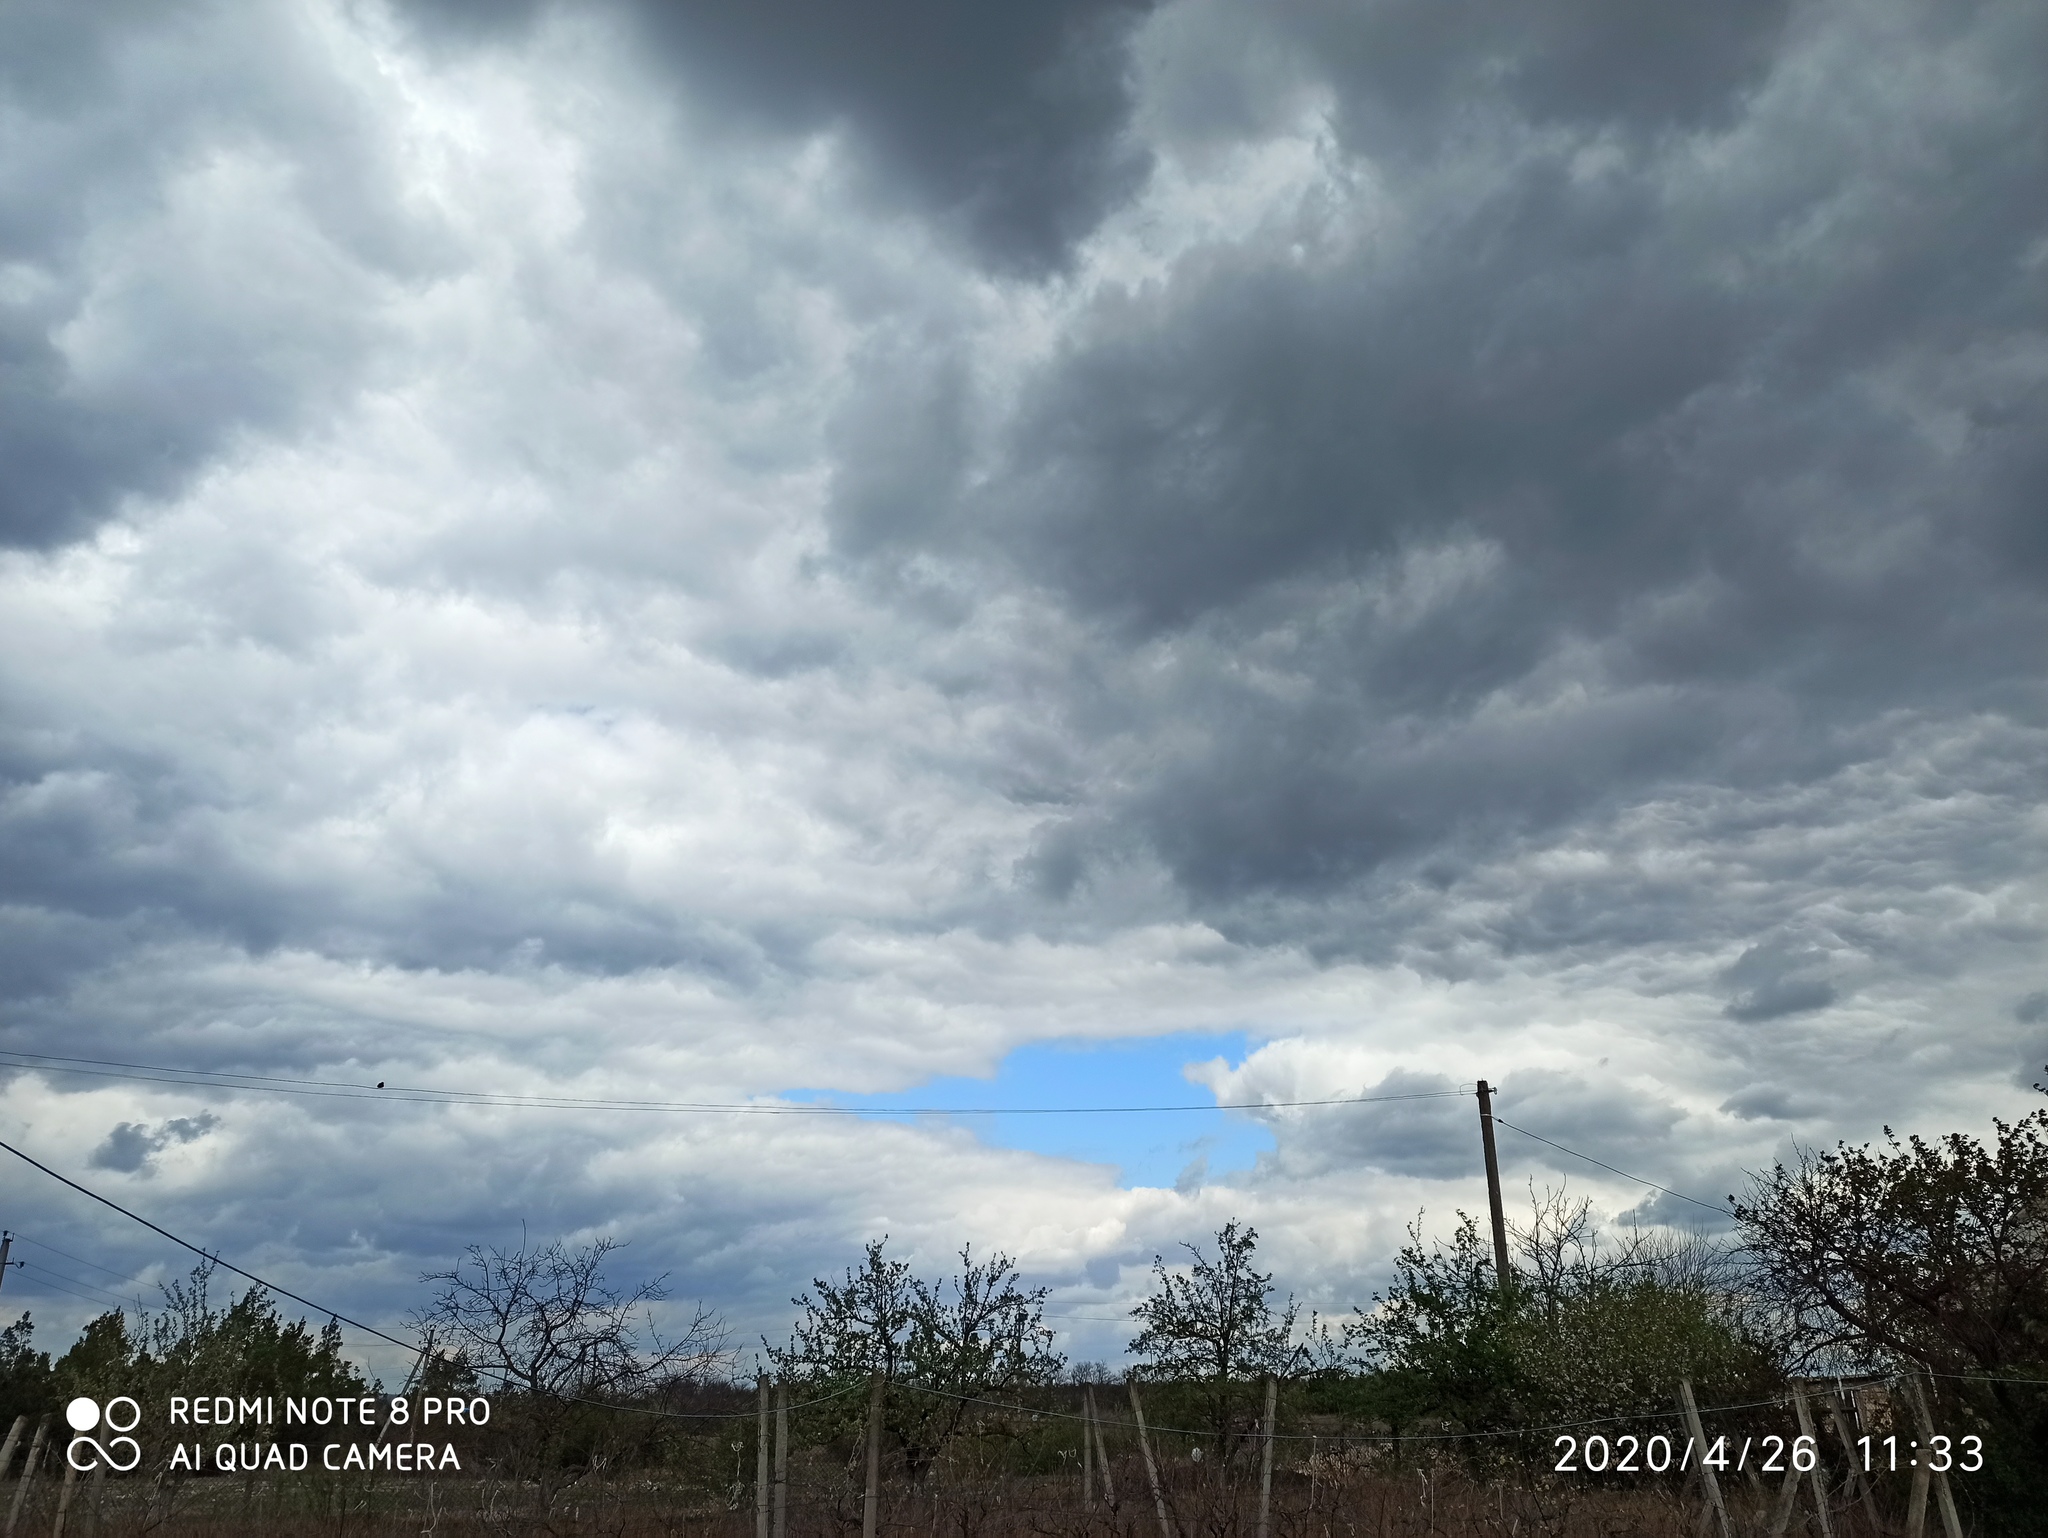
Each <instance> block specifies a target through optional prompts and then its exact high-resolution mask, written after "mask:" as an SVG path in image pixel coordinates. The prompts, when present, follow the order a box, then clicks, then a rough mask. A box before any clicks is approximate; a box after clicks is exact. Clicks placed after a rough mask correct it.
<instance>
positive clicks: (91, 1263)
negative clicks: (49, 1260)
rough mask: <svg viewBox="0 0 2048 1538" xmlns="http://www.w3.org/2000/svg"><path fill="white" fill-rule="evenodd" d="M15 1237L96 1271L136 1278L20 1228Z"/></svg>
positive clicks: (120, 1276)
mask: <svg viewBox="0 0 2048 1538" xmlns="http://www.w3.org/2000/svg"><path fill="white" fill-rule="evenodd" d="M14 1237H15V1238H16V1239H17V1240H19V1241H20V1242H21V1243H23V1244H33V1245H34V1246H35V1247H36V1248H37V1249H39V1250H48V1251H49V1252H50V1253H51V1254H52V1255H62V1256H63V1257H64V1258H65V1259H66V1260H69V1261H75V1262H76V1263H77V1264H79V1265H81V1266H91V1267H92V1268H93V1270H95V1271H104V1272H106V1273H107V1275H109V1276H118V1277H119V1278H120V1279H121V1280H122V1281H124V1282H127V1281H133V1280H134V1274H133V1273H132V1272H128V1271H116V1270H115V1269H114V1268H113V1267H112V1266H103V1265H101V1264H100V1263H99V1262H98V1261H96V1260H87V1259H86V1258H85V1257H84V1256H83V1255H74V1254H72V1253H71V1252H70V1251H69V1250H60V1249H58V1248H57V1246H56V1245H54V1244H49V1243H46V1242H45V1241H43V1240H41V1239H31V1238H30V1237H29V1236H28V1235H27V1234H24V1233H21V1232H19V1231H18V1230H17V1231H16V1233H15V1235H14Z"/></svg>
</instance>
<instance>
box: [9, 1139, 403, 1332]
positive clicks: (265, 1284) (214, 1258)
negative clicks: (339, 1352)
mask: <svg viewBox="0 0 2048 1538" xmlns="http://www.w3.org/2000/svg"><path fill="white" fill-rule="evenodd" d="M0 1149H5V1150H6V1151H7V1152H8V1153H11V1154H13V1155H14V1157H15V1158H17V1159H19V1160H21V1161H22V1163H24V1164H28V1165H32V1166H33V1167H34V1168H36V1169H39V1170H41V1171H42V1172H43V1173H44V1174H45V1175H48V1176H49V1177H50V1178H51V1179H52V1180H55V1181H57V1182H59V1183H60V1184H63V1185H67V1186H69V1187H71V1189H72V1190H74V1191H76V1192H78V1194H79V1195H81V1196H89V1197H91V1198H92V1199H93V1200H94V1201H96V1202H98V1203H99V1204H100V1205H101V1206H102V1207H111V1208H113V1210H114V1211H116V1212H118V1213H120V1214H121V1216H122V1217H124V1218H127V1219H128V1220H129V1221H130V1222H134V1223H140V1224H141V1225H142V1226H143V1227H144V1228H146V1229H148V1230H149V1231H150V1232H151V1233H153V1234H161V1235H162V1236H163V1237H164V1238H166V1239H168V1240H170V1241H171V1243H173V1244H175V1245H179V1246H181V1247H182V1248H184V1249H188V1250H190V1251H191V1252H192V1253H193V1254H195V1255H197V1256H198V1257H199V1258H200V1259H201V1260H204V1261H207V1262H208V1263H209V1264H212V1265H216V1266H219V1267H220V1268H221V1269H222V1270H223V1271H232V1272H234V1273H235V1275H237V1276H242V1277H247V1278H248V1279H249V1280H250V1281H252V1282H254V1283H255V1284H256V1285H257V1286H259V1287H262V1288H265V1289H266V1290H268V1291H270V1292H274V1293H277V1294H278V1295H279V1296H280V1297H286V1298H290V1299H291V1300H292V1301H293V1302H294V1303H300V1304H304V1305H305V1306H306V1307H307V1308H310V1309H312V1310H313V1311H314V1312H315V1313H319V1314H325V1315H327V1316H328V1317H329V1318H330V1319H333V1320H336V1321H337V1322H339V1323H341V1324H346V1325H349V1326H351V1327H352V1328H354V1329H358V1330H361V1331H362V1332H363V1333H364V1334H366V1335H374V1336H376V1337H377V1339H379V1340H385V1341H389V1342H390V1343H391V1344H392V1345H394V1346H403V1347H405V1349H406V1350H407V1351H410V1352H413V1353H415V1354H417V1353H418V1352H419V1350H420V1347H419V1346H418V1345H417V1344H416V1343H415V1342H412V1341H405V1340H400V1339H399V1338H398V1337H397V1336H396V1335H387V1334H385V1333H384V1332H383V1331H382V1330H380V1329H378V1328H377V1327H376V1326H375V1325H374V1324H364V1323H363V1322H362V1320H360V1319H351V1318H349V1316H348V1315H346V1314H344V1313H342V1312H341V1311H340V1310H338V1309H332V1308H327V1307H324V1306H322V1305H321V1304H318V1303H315V1302H314V1301H313V1300H312V1299H311V1298H306V1297H301V1296H300V1295H299V1294H298V1293H296V1292H293V1291H292V1290H291V1289H290V1288H289V1287H280V1286H278V1285H277V1283H275V1282H272V1281H266V1280H265V1279H264V1278H263V1277H260V1276H258V1275H257V1274H256V1273H255V1272H254V1271H245V1270H243V1269H242V1267H240V1266H238V1265H236V1264H235V1263H234V1262H233V1261H231V1260H223V1259H221V1258H220V1256H219V1255H217V1254H215V1253H214V1252H213V1251H211V1250H206V1249H202V1248H201V1247H200V1246H199V1245H196V1244H194V1243H193V1242H192V1241H191V1240H189V1239H181V1238H179V1237H178V1236H177V1235H176V1234H174V1233H172V1232H171V1231H170V1230H169V1229H168V1228H164V1227H161V1226H159V1225H158V1224H155V1223H152V1222H150V1220H149V1219H148V1218H146V1217H143V1216H142V1215H141V1214H140V1213H135V1212H130V1211H129V1210H128V1209H127V1208H126V1207H124V1206H122V1205H121V1204H120V1203H119V1202H117V1201H115V1200H113V1199H112V1198H111V1197H106V1196H102V1195H100V1193H99V1192H97V1191H94V1190H90V1189H88V1188H87V1187H85V1186H82V1185H80V1184H79V1183H78V1182H77V1181H75V1180H73V1179H71V1178H70V1177H68V1176H65V1175H60V1174H58V1173H57V1172H56V1171H55V1170H53V1169H51V1168H50V1166H49V1165H47V1164H45V1163H43V1162H42V1161H41V1160H40V1159H35V1158H31V1157H30V1156H29V1155H28V1154H25V1153H23V1152H22V1151H21V1150H20V1149H19V1148H16V1147H15V1146H14V1145H13V1144H12V1143H5V1142H0Z"/></svg>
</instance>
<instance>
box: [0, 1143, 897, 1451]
mask: <svg viewBox="0 0 2048 1538" xmlns="http://www.w3.org/2000/svg"><path fill="white" fill-rule="evenodd" d="M0 1149H5V1150H6V1151H7V1152H8V1153H11V1154H13V1155H14V1156H15V1158H17V1159H20V1160H21V1161H22V1162H23V1163H25V1164H29V1165H33V1166H34V1167H35V1168H36V1169H39V1170H41V1171H42V1172H43V1173H44V1174H45V1175H48V1176H49V1177H50V1178H51V1179H52V1180H56V1181H60V1182H62V1183H63V1184H64V1185H67V1186H69V1187H71V1189H72V1190H74V1191H76V1192H78V1193H79V1194H80V1195H81V1196H89V1197H91V1198H92V1199H93V1200H94V1201H96V1202H98V1203H100V1204H101V1205H102V1206H105V1207H111V1208H113V1210H114V1211H116V1212H118V1213H120V1214H121V1216H122V1217H124V1218H127V1219H129V1220H130V1221H131V1222H136V1223H140V1224H141V1225H142V1226H143V1227H144V1228H146V1229H148V1230H149V1231H150V1232H151V1233H155V1234H161V1235H162V1236H163V1237H164V1238H166V1239H168V1240H170V1241H171V1243H173V1244H176V1245H180V1246H182V1247H183V1248H185V1249H188V1250H190V1251H191V1252H192V1253H193V1254H195V1255H197V1256H199V1257H200V1259H202V1260H204V1261H206V1262H208V1263H209V1264H211V1265H216V1266H219V1267H220V1268H221V1269H222V1270H224V1271H232V1272H234V1273H235V1275H237V1276H241V1277H246V1278H248V1279H249V1280H250V1281H252V1282H254V1283H255V1284H256V1285H257V1286H259V1287H262V1288H264V1289H266V1290H267V1291H270V1292H274V1293H277V1294H278V1295H279V1296H281V1297H286V1298H290V1299H291V1300H292V1301H293V1302H294V1303H299V1304H303V1305H304V1306H305V1307H307V1308H310V1309H312V1310H313V1311H314V1312H315V1313H316V1314H325V1315H327V1316H328V1317H329V1318H330V1319H333V1320H335V1321H336V1322H337V1323H340V1324H345V1325H348V1326H349V1327H351V1328H352V1329H356V1330H361V1331H362V1332H364V1333H365V1334H367V1335H373V1336H375V1337H376V1338H377V1339H378V1340H380V1341H384V1342H387V1343H388V1344H390V1345H393V1346H397V1347H400V1348H401V1349H402V1350H404V1351H405V1352H406V1354H407V1355H409V1356H421V1355H423V1354H424V1352H423V1348H422V1347H421V1346H420V1345H419V1344H417V1343H416V1342H413V1341H406V1340H400V1339H399V1338H398V1337H397V1336H395V1335H387V1334H385V1333H384V1331H382V1330H380V1329H378V1328H377V1327H376V1326H375V1325H373V1324H364V1323H363V1322H362V1320H360V1319H351V1318H350V1317H349V1316H348V1315H347V1314H344V1313H342V1312H341V1311H340V1310H338V1309H333V1308H329V1307H327V1306H326V1305H325V1304H321V1303H316V1302H314V1301H313V1300H312V1299H311V1298H308V1297H304V1296H302V1295H301V1294H299V1293H296V1292H293V1291H292V1290H291V1289H290V1288H288V1287H280V1286H279V1285H278V1284H277V1283H276V1282H273V1281H270V1280H268V1279H267V1278H264V1277H261V1276H258V1275H257V1274H256V1273H255V1272H254V1271H249V1270H245V1269H244V1268H243V1267H241V1266H238V1265H236V1264H235V1263H234V1262H233V1261H229V1260H223V1259H221V1257H220V1256H219V1255H218V1254H217V1253H215V1252H214V1251H212V1250H208V1249H204V1248H202V1247H200V1246H199V1245H196V1244H194V1243H193V1242H192V1241H191V1240H189V1239H181V1238H179V1237H178V1235H176V1234H174V1233H172V1232H171V1231H170V1230H169V1229H168V1228H164V1227H161V1226H160V1225H158V1224H155V1223H152V1222H150V1220H149V1219H148V1218H145V1217H143V1216H142V1215H141V1214H139V1213H135V1212H130V1211H129V1210H128V1209H127V1208H126V1207H123V1206H122V1205H121V1204H120V1203H119V1202H116V1201H113V1200H111V1199H109V1198H108V1197H104V1196H102V1195H100V1194H99V1192H97V1191H94V1190H90V1189H88V1188H87V1187H85V1186H82V1185H80V1184H79V1183H78V1182H77V1181H75V1180H72V1179H70V1178H68V1177H67V1176H64V1175H60V1174H58V1173H57V1172H56V1171H55V1170H53V1169H51V1168H50V1167H49V1166H48V1165H47V1164H44V1163H43V1162H41V1161H40V1160H38V1159H34V1158H31V1157H30V1156H29V1155H28V1154H25V1153H23V1152H22V1151H21V1150H20V1149H19V1148H16V1147H15V1146H14V1145H13V1144H12V1143H5V1142H0ZM16 1237H21V1236H19V1235H17V1236H16ZM43 1247H44V1248H45V1249H49V1248H52V1246H49V1245H45V1246H43ZM60 1253H61V1252H60ZM72 1258H74V1259H75V1258H76V1257H72ZM85 1264H87V1265H91V1264H92V1262H90V1261H87V1262H85ZM22 1265H24V1266H29V1267H33V1268H34V1269H35V1270H37V1271H47V1270H48V1268H47V1267H45V1266H41V1265H37V1264H36V1262H34V1261H27V1260H25V1261H23V1262H22ZM99 1269H101V1270H107V1269H109V1268H107V1267H104V1266H102V1267H99ZM52 1274H54V1273H52ZM67 1280H72V1281H75V1280H76V1278H67ZM44 1285H50V1284H48V1283H45V1284H44ZM79 1285H81V1286H86V1287H90V1286H91V1285H92V1284H91V1283H90V1282H83V1283H80V1284H79ZM58 1290H59V1291H62V1292H70V1289H69V1288H68V1287H60V1288H59V1289H58ZM95 1290H99V1289H95ZM71 1295H72V1296H73V1297H75V1298H81V1299H83V1300H84V1301H85V1302H87V1303H91V1302H93V1301H94V1300H93V1299H91V1298H88V1297H85V1295H84V1294H83V1293H75V1292H74V1293H72V1294H71ZM109 1296H111V1294H109ZM123 1306H124V1307H125V1306H126V1304H125V1303H123ZM475 1370H477V1371H480V1372H484V1373H486V1374H492V1375H495V1376H497V1377H498V1378H499V1379H500V1382H501V1384H502V1383H504V1382H508V1381H510V1380H509V1378H508V1376H507V1375H506V1374H504V1373H503V1372H495V1373H494V1372H493V1369H491V1368H489V1367H481V1368H477V1369H475ZM857 1387H859V1385H858V1384H855V1385H850V1386H849V1387H847V1388H843V1389H835V1390H834V1391H833V1392H831V1393H829V1394H826V1395H824V1396H823V1397H822V1398H819V1399H810V1400H805V1401H804V1402H803V1404H800V1405H791V1406H790V1407H789V1408H790V1409H792V1410H799V1409H805V1408H808V1407H809V1406H810V1405H814V1404H823V1403H824V1402H825V1401H826V1400H829V1399H837V1398H840V1397H841V1396H843V1395H845V1394H849V1393H852V1392H853V1390H854V1388H857ZM565 1397H567V1398H569V1399H573V1400H574V1401H575V1402H576V1403H577V1404H587V1405H594V1406H596V1407H598V1408H600V1409H606V1410H621V1411H627V1412H630V1413H632V1414H635V1415H657V1416H663V1417H666V1418H668V1419H671V1420H746V1419H750V1418H751V1417H752V1416H753V1415H754V1414H755V1413H757V1412H755V1411H753V1410H740V1411H734V1412H731V1413H724V1412H716V1413H708V1412H707V1413H693V1412H689V1411H682V1410H660V1409H655V1408H652V1407H650V1406H646V1405H622V1404H611V1403H609V1402H607V1401H605V1400H602V1399H588V1398H584V1397H582V1396H580V1395H574V1394H571V1395H567V1396H565Z"/></svg>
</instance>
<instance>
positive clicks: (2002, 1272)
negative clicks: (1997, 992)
mask: <svg viewBox="0 0 2048 1538" xmlns="http://www.w3.org/2000/svg"><path fill="white" fill-rule="evenodd" d="M1994 1125H1995V1127H1996V1129H1997V1131H1996V1136H1995V1138H1994V1140H1993V1142H1992V1144H1991V1145H1990V1146H1989V1147H1987V1146H1985V1145H1984V1144H1983V1143H1980V1142H1979V1141H1978V1140H1977V1139H1975V1138H1972V1137H1968V1136H1966V1135H1964V1134H1962V1133H1952V1134H1950V1135H1949V1136H1947V1137H1944V1138H1940V1139H1937V1140H1935V1141H1933V1142H1927V1141H1924V1140H1922V1139H1920V1138H1917V1137H1914V1138H1909V1139H1906V1140H1905V1141H1903V1142H1902V1141H1901V1140H1900V1139H1899V1138H1897V1137H1895V1136H1893V1135H1892V1133H1891V1131H1890V1130H1889V1129H1887V1130H1886V1132H1885V1139H1886V1141H1885V1146H1884V1147H1883V1148H1879V1149H1873V1148H1871V1147H1870V1146H1869V1145H1864V1146H1862V1147H1855V1148H1852V1147H1850V1146H1849V1145H1848V1144H1846V1143H1843V1144H1837V1145H1836V1148H1835V1151H1834V1152H1832V1153H1817V1152H1813V1151H1810V1150H1809V1151H1802V1152H1801V1153H1800V1154H1799V1155H1798V1156H1797V1157H1796V1158H1795V1159H1794V1161H1793V1162H1792V1164H1791V1165H1790V1166H1787V1165H1785V1164H1779V1165H1777V1166H1775V1167H1774V1168H1773V1169H1772V1170H1771V1171H1770V1173H1769V1174H1765V1175H1758V1176H1754V1177H1752V1178H1751V1181H1750V1187H1749V1191H1748V1193H1747V1194H1746V1196H1745V1198H1744V1199H1742V1200H1740V1201H1738V1202H1737V1203H1736V1209H1735V1210H1736V1217H1737V1220H1738V1221H1739V1222H1740V1224H1741V1225H1742V1237H1743V1244H1744V1246H1745V1248H1746V1249H1747V1251H1748V1253H1749V1255H1750V1256H1751V1258H1752V1261H1753V1263H1754V1267H1755V1273H1756V1279H1757V1285H1758V1286H1759V1288H1760V1290H1761V1291H1762V1293H1763V1294H1764V1295H1765V1296H1766V1297H1767V1298H1768V1299H1769V1300H1770V1302H1771V1303H1772V1304H1774V1305H1775V1306H1776V1307H1777V1309H1778V1310H1779V1311H1780V1313H1781V1315H1782V1316H1783V1317H1784V1319H1785V1320H1786V1321H1787V1324H1788V1327H1789V1330H1790V1333H1791V1335H1792V1338H1793V1340H1794V1343H1795V1346H1796V1349H1797V1350H1798V1352H1799V1354H1800V1356H1801V1357H1802V1358H1803V1359H1805V1360H1807V1361H1809V1362H1814V1363H1818V1364H1820V1365H1822V1366H1832V1365H1836V1364H1838V1363H1844V1362H1846V1363H1849V1364H1855V1365H1862V1364H1870V1365H1878V1366H1895V1365H1907V1364H1918V1365H1919V1366H1921V1367H1924V1368H1926V1369H1929V1370H1931V1371H1932V1372H1933V1373H1935V1374H1937V1375H1938V1376H1937V1377H1936V1378H1935V1380H1934V1382H1933V1384H1932V1390H1933V1396H1934V1399H1935V1415H1936V1419H1937V1420H1938V1421H1942V1422H1944V1423H1947V1424H1951V1425H1960V1424H1964V1423H1968V1424H1969V1425H1970V1427H1971V1429H1974V1430H1978V1431H1980V1433H1981V1434H1982V1435H1983V1436H1984V1439H1985V1446H1986V1449H1987V1467H1986V1469H1985V1470H1984V1472H1983V1473H1982V1474H1981V1475H1979V1476H1977V1477H1975V1478H1973V1479H1971V1480H1968V1481H1964V1482H1962V1483H1963V1484H1964V1486H1965V1487H1966V1490H1967V1496H1966V1498H1967V1499H1970V1500H1972V1501H1974V1502H1976V1503H1977V1504H1978V1508H1979V1510H1980V1512H1981V1513H1983V1514H1984V1515H1985V1516H1986V1517H1987V1518H1989V1519H1991V1520H1993V1521H1995V1522H1996V1524H1997V1525H1998V1527H1999V1529H2000V1530H2001V1531H2014V1532H2017V1531H2039V1530H2042V1528H2041V1525H2040V1518H2039V1517H2038V1515H2037V1512H2038V1505H2039V1503H2038V1492H2039V1491H2040V1490H2041V1489H2042V1488H2044V1487H2048V1397H2044V1395H2043V1394H2042V1393H2041V1391H2040V1390H2039V1389H2038V1388H2036V1387H2032V1386H2029V1385H2027V1384H2024V1383H2015V1382H2012V1381H2001V1380H2012V1379H2026V1378H2042V1377H2048V1112H2040V1111H2037V1112H2035V1113H2034V1114H2032V1115H2030V1116H2026V1117H2023V1118H2021V1119H2020V1120H2019V1121H2017V1122H2012V1123H2007V1122H2002V1121H2001V1122H1996V1123H1994Z"/></svg>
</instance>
